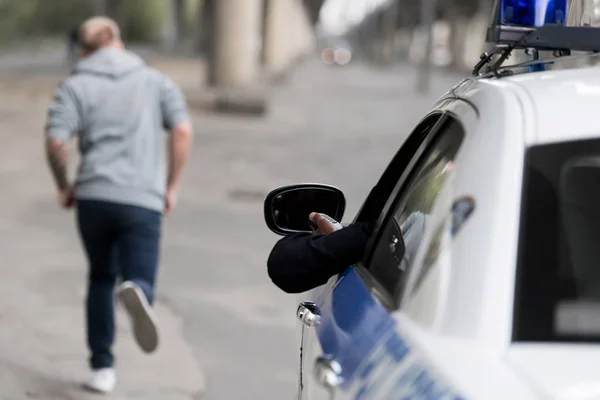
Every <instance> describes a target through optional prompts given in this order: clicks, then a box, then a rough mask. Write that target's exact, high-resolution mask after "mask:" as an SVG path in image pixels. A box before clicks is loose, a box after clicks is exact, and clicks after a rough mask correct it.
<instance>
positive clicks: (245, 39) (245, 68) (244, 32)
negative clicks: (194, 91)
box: [211, 0, 263, 87]
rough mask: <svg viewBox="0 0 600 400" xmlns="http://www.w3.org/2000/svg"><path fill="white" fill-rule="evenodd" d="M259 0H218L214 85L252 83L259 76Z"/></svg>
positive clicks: (212, 65) (225, 85)
mask: <svg viewBox="0 0 600 400" xmlns="http://www.w3.org/2000/svg"><path fill="white" fill-rule="evenodd" d="M262 3H263V2H262V0H218V1H217V2H216V7H217V9H216V21H215V22H216V26H215V29H214V31H213V32H214V33H215V35H214V37H213V39H212V40H213V41H214V42H213V46H214V47H213V49H214V53H213V54H214V57H213V60H212V62H211V67H212V69H213V71H214V78H215V79H214V80H215V84H216V85H217V86H222V87H236V86H246V85H250V84H253V83H255V82H256V81H257V80H258V78H259V75H260V49H261V24H262Z"/></svg>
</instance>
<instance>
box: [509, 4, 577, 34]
mask: <svg viewBox="0 0 600 400" xmlns="http://www.w3.org/2000/svg"><path fill="white" fill-rule="evenodd" d="M500 18H501V19H500V24H501V25H509V26H538V27H539V26H544V25H547V24H558V25H564V24H565V23H566V21H567V0H501V1H500Z"/></svg>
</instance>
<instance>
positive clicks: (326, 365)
mask: <svg viewBox="0 0 600 400" xmlns="http://www.w3.org/2000/svg"><path fill="white" fill-rule="evenodd" d="M314 372H315V378H316V379H317V381H318V382H319V383H320V384H321V385H322V386H323V387H325V388H326V389H328V390H330V391H332V390H334V389H335V388H336V387H338V386H339V385H340V384H341V383H342V381H343V380H344V379H343V378H342V366H341V365H340V363H338V362H337V361H336V360H334V359H333V358H331V357H330V356H321V357H319V358H317V360H316V361H315V369H314Z"/></svg>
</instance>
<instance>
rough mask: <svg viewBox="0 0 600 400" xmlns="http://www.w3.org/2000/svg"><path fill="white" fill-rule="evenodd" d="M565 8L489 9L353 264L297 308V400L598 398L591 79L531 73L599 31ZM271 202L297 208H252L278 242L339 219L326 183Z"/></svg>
mask: <svg viewBox="0 0 600 400" xmlns="http://www.w3.org/2000/svg"><path fill="white" fill-rule="evenodd" d="M540 3H543V4H542V5H541V6H540ZM561 3H562V4H561ZM567 11H568V10H567V8H566V4H565V1H564V0H562V2H561V0H554V1H552V0H550V1H545V2H544V1H539V0H538V1H533V0H531V1H526V0H518V1H517V0H515V1H508V0H506V1H499V2H497V3H496V7H495V15H494V23H493V24H492V26H491V27H490V30H489V32H488V39H489V40H490V41H493V42H494V43H495V44H496V45H495V47H494V49H493V50H492V51H490V52H489V53H486V54H484V55H482V59H481V62H480V63H479V64H478V65H477V66H476V68H475V70H474V76H473V77H471V78H469V79H466V80H464V81H463V82H460V83H459V84H458V85H456V86H455V87H454V88H452V90H450V91H449V92H448V93H446V94H445V95H444V96H442V97H441V98H440V99H439V100H438V101H437V103H436V104H435V105H434V106H433V107H432V109H431V111H430V112H429V113H428V114H427V115H425V116H424V117H423V119H422V121H421V122H420V123H419V124H418V125H417V126H416V127H415V128H414V129H413V131H412V133H410V135H409V136H408V138H407V139H406V141H405V142H404V143H403V145H402V146H401V148H400V149H399V150H398V152H397V154H396V156H395V157H394V158H393V159H392V160H391V162H390V164H389V166H388V168H387V169H386V170H385V171H384V173H383V175H382V177H381V178H380V180H379V182H378V184H377V185H376V186H375V188H374V189H373V191H372V192H371V194H370V195H369V197H368V198H367V199H366V201H365V203H364V205H363V207H362V208H361V210H360V211H359V213H358V215H357V216H356V217H355V222H356V221H365V220H370V219H371V220H372V219H374V220H376V221H377V225H376V229H375V231H374V233H373V237H372V238H371V242H370V244H369V246H368V250H367V253H366V254H365V257H364V260H363V261H362V262H361V263H358V264H357V265H354V266H351V267H349V268H348V269H347V270H346V271H345V272H344V273H343V274H341V275H340V276H336V277H334V278H332V279H331V280H330V282H329V283H328V284H327V285H325V286H324V287H320V288H318V289H315V290H313V291H311V292H309V293H306V294H304V295H303V296H302V299H301V303H300V305H299V307H298V318H299V319H300V321H301V323H300V325H301V326H302V328H301V340H302V343H301V354H300V371H299V378H298V379H299V389H298V398H299V399H308V400H321V399H336V400H350V399H353V400H358V399H427V400H429V399H443V400H457V399H465V400H467V399H484V400H495V399H498V400H508V399H510V400H519V399H561V400H567V399H569V400H592V399H600V345H599V344H600V69H597V68H582V69H569V70H557V69H553V70H549V71H542V70H543V69H545V68H546V67H547V66H548V65H550V64H552V63H554V64H558V63H560V62H561V60H563V59H566V58H567V57H569V54H570V52H571V51H578V52H590V54H595V53H596V52H598V51H599V50H600V33H599V31H600V29H597V28H592V27H580V26H565V25H563V23H564V21H566V18H567ZM523 49H528V54H530V56H531V60H530V61H529V62H526V63H522V64H519V65H516V66H512V67H511V66H504V65H505V61H506V59H507V58H508V56H509V55H510V54H511V52H513V51H517V50H523ZM540 52H550V53H554V57H552V58H550V59H541V58H540ZM277 193H278V199H279V201H281V199H282V198H285V197H286V196H288V198H290V199H295V200H294V201H296V202H300V203H299V204H296V205H295V206H294V201H289V202H287V203H285V204H288V206H289V207H288V208H286V207H280V208H279V209H278V218H277V219H276V220H275V219H274V218H273V207H274V205H273V204H274V200H273V198H272V197H268V198H267V200H266V201H265V218H266V220H267V223H268V225H269V227H270V228H271V229H273V230H274V231H276V232H277V233H279V234H287V233H289V232H293V231H299V230H307V231H308V230H309V228H308V226H307V225H306V226H294V223H295V222H293V221H306V219H307V216H306V215H304V214H303V215H292V218H281V217H282V216H283V215H282V214H286V213H289V214H294V213H298V212H299V211H297V210H307V209H308V210H311V211H322V212H324V213H327V214H328V215H330V216H332V217H333V218H335V219H336V220H340V218H341V217H342V214H343V211H344V207H345V201H344V197H343V194H341V192H340V191H339V190H338V189H336V188H333V187H329V186H326V185H316V184H315V185H297V186H292V187H288V188H285V189H283V190H279V191H278V192H277ZM278 204H280V205H281V204H282V203H281V202H280V203H278ZM278 207H279V206H278ZM415 217H418V218H417V219H416V223H414V221H415ZM286 221H287V222H286ZM409 221H413V222H411V223H410V224H409ZM288 222H289V223H288ZM411 231H412V233H411V235H413V238H414V237H415V236H414V235H415V233H416V235H417V236H416V237H418V238H419V240H407V235H408V234H409V232H411ZM406 254H410V255H411V256H410V257H406V256H405V255H406Z"/></svg>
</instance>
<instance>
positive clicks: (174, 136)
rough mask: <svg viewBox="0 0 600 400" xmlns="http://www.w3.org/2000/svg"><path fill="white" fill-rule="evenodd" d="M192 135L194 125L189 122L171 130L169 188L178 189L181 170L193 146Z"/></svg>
mask: <svg viewBox="0 0 600 400" xmlns="http://www.w3.org/2000/svg"><path fill="white" fill-rule="evenodd" d="M192 136H193V131H192V126H191V125H190V124H189V123H181V124H179V125H177V126H176V127H175V128H173V129H172V130H171V137H170V140H169V175H168V180H167V188H168V190H177V189H178V188H179V179H180V177H181V171H182V170H183V167H184V165H185V162H186V161H187V159H188V156H189V154H190V149H191V147H192Z"/></svg>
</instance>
